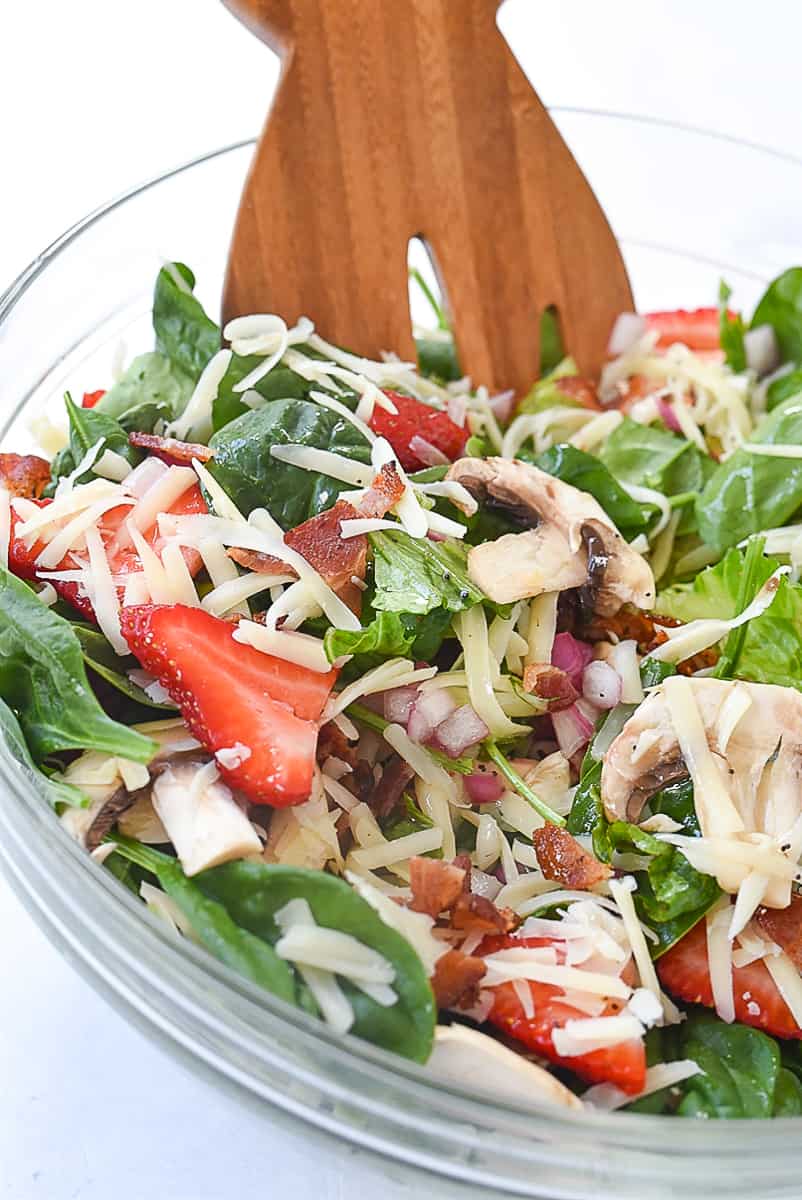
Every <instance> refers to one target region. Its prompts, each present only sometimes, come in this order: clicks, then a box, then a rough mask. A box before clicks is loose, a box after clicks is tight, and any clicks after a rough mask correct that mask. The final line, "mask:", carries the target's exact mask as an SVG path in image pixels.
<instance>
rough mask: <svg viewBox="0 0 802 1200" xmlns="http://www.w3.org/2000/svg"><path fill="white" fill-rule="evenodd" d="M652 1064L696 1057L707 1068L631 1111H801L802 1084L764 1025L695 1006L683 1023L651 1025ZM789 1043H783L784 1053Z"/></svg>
mask: <svg viewBox="0 0 802 1200" xmlns="http://www.w3.org/2000/svg"><path fill="white" fill-rule="evenodd" d="M647 1047H648V1053H649V1061H650V1064H651V1063H653V1062H674V1061H676V1060H677V1059H690V1060H691V1061H692V1062H695V1063H697V1064H698V1066H699V1067H700V1068H701V1069H702V1072H703V1074H701V1075H694V1076H692V1077H691V1078H690V1079H686V1080H684V1081H683V1082H682V1083H679V1084H676V1085H674V1086H673V1087H671V1088H667V1089H665V1090H664V1091H662V1092H656V1093H655V1094H654V1095H652V1096H647V1097H646V1098H645V1099H643V1100H636V1101H635V1102H634V1103H632V1104H630V1105H628V1106H627V1112H641V1113H653V1114H657V1113H664V1114H665V1115H667V1116H679V1117H698V1118H703V1119H708V1120H710V1119H713V1120H718V1119H734V1118H739V1117H753V1118H762V1119H767V1118H769V1117H778V1116H796V1115H798V1113H799V1111H800V1101H801V1100H802V1085H800V1083H799V1080H798V1079H797V1078H796V1077H795V1075H794V1073H793V1071H792V1070H789V1069H788V1068H787V1067H784V1066H783V1065H782V1058H781V1053H780V1047H779V1046H778V1043H777V1042H776V1041H775V1039H774V1038H772V1037H769V1035H768V1034H765V1033H763V1032H762V1031H761V1030H759V1029H752V1028H751V1027H750V1026H748V1025H741V1024H738V1023H737V1022H734V1023H733V1024H731V1025H729V1024H727V1023H726V1022H724V1021H720V1020H719V1019H718V1017H716V1016H715V1015H714V1014H713V1013H710V1012H707V1011H706V1010H705V1009H701V1008H696V1009H694V1008H692V1009H690V1010H689V1012H688V1014H687V1019H686V1020H685V1021H683V1022H682V1024H681V1025H673V1026H668V1027H666V1028H665V1029H654V1030H650V1031H649V1034H648V1035H647ZM784 1051H785V1046H783V1057H784Z"/></svg>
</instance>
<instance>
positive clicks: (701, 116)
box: [0, 0, 802, 1200]
mask: <svg viewBox="0 0 802 1200" xmlns="http://www.w3.org/2000/svg"><path fill="white" fill-rule="evenodd" d="M322 2H324V3H325V0H322ZM398 2H399V3H400V2H401V0H398ZM452 2H453V3H457V2H458V0H452ZM0 16H2V19H3V23H2V34H0V114H2V115H0V290H2V288H3V287H4V286H5V285H6V284H7V283H8V282H10V280H11V279H12V277H13V276H14V275H15V274H16V273H17V272H18V271H19V270H21V269H22V268H23V267H24V266H25V265H26V264H27V262H28V261H29V260H30V259H31V258H32V257H33V256H34V255H35V254H36V253H37V252H38V251H39V250H40V249H41V248H42V247H43V246H44V245H45V244H46V243H48V242H49V241H51V240H52V239H53V238H54V237H56V236H57V235H58V234H59V233H61V232H62V230H63V229H65V228H66V227H67V226H68V225H70V224H71V223H72V222H73V221H75V220H77V219H78V218H79V217H81V216H82V215H83V214H84V213H86V212H87V211H88V210H90V209H92V208H94V207H96V206H97V205H98V204H100V203H101V202H102V201H104V200H106V199H107V198H109V197H110V196H112V195H114V194H115V193H117V192H120V191H122V190H124V189H126V188H128V187H129V186H130V185H132V184H134V183H136V182H138V181H140V180H142V179H144V178H147V177H148V176H151V175H154V174H157V173H159V172H160V171H163V170H164V169H166V168H168V167H171V166H173V165H175V164H176V163H178V162H181V161H183V160H185V159H188V158H191V157H193V156H194V155H196V154H198V153H200V152H202V151H205V150H208V149H211V148H212V147H215V146H218V145H221V144H223V143H225V142H229V141H235V140H237V139H239V138H241V137H244V136H247V135H249V134H252V133H255V132H257V131H258V129H259V127H260V125H261V121H262V119H263V116H264V113H265V111H266V108H267V103H268V100H269V97H270V94H271V91H272V88H273V86H274V84H275V80H276V76H277V67H276V62H275V60H274V58H273V56H272V55H271V54H270V52H269V51H268V50H267V49H266V47H264V46H263V45H261V44H260V43H259V42H257V41H256V40H255V39H254V38H253V37H252V36H251V35H249V34H248V33H247V32H246V31H245V30H244V29H242V28H241V27H240V26H239V25H238V24H237V23H236V22H235V21H234V20H233V18H231V17H230V16H229V15H228V14H227V13H226V12H225V10H224V9H223V7H222V6H221V5H220V4H219V3H217V2H216V0H136V2H133V0H131V2H129V3H126V4H124V3H122V2H121V0H117V3H110V2H109V0H69V2H65V0H38V2H37V3H21V2H19V0H18V2H17V3H12V2H11V0H2V2H1V3H0ZM501 25H502V28H503V29H504V31H505V33H506V34H507V36H508V37H509V39H510V41H511V43H512V45H513V47H514V49H515V50H516V52H517V53H518V54H519V56H520V57H521V60H522V62H523V65H524V67H525V68H526V69H527V71H528V72H529V73H530V76H531V77H532V79H533V80H534V82H535V84H536V87H537V88H538V91H539V93H540V95H541V98H542V99H543V100H544V101H545V102H546V103H547V104H561V105H573V106H579V107H592V108H602V109H609V110H613V111H618V112H638V113H643V114H648V115H650V116H656V117H661V118H665V119H670V120H674V121H679V122H682V123H686V124H691V125H697V126H704V127H706V128H709V129H713V130H715V131H717V132H721V133H726V134H731V135H736V136H740V137H742V138H745V139H747V140H751V141H755V142H761V143H763V144H765V145H768V146H771V147H774V148H776V149H779V150H785V151H791V152H793V153H796V154H799V155H800V156H802V125H800V118H799V112H800V105H799V97H798V86H797V80H798V64H799V45H800V40H801V39H800V35H802V9H800V6H799V5H797V4H796V3H795V2H794V0H763V3H762V4H760V5H755V4H754V3H753V2H751V0H749V2H746V0H706V3H705V4H700V3H699V0H615V2H612V0H610V2H608V3H600V2H599V0H584V2H583V0H551V3H548V2H547V0H509V2H508V4H507V5H506V7H505V9H504V11H503V13H502V17H501ZM800 200H801V201H802V197H801V198H800ZM732 202H737V198H733V197H727V198H724V197H722V203H732ZM12 390H13V381H9V380H0V400H2V397H3V395H4V393H8V394H10V392H11V391H12ZM0 953H1V954H2V959H1V961H2V967H0V1197H2V1198H3V1200H34V1198H38V1197H42V1198H46V1200H72V1198H76V1200H77V1198H79V1197H80V1198H82V1200H110V1198H111V1200H140V1198H142V1197H149V1196H154V1197H155V1196H157V1197H159V1200H219V1198H222V1197H224V1196H225V1197H228V1196H232V1197H233V1196H237V1195H240V1194H243V1193H244V1192H245V1191H246V1190H247V1191H248V1192H254V1193H256V1194H258V1195H263V1196H266V1197H273V1196H276V1197H279V1196H284V1195H285V1194H289V1195H291V1196H292V1197H294V1198H297V1197H300V1198H301V1200H305V1198H306V1197H312V1196H314V1197H315V1200H335V1198H337V1200H339V1198H340V1197H345V1196H350V1195H354V1194H357V1195H358V1194H359V1193H360V1192H361V1193H362V1195H365V1196H366V1197H367V1198H368V1200H372V1198H373V1197H374V1196H375V1195H378V1194H380V1191H379V1190H380V1189H381V1194H382V1196H383V1197H385V1198H386V1200H396V1198H399V1200H400V1198H401V1197H405V1196H407V1195H411V1192H409V1191H408V1190H407V1188H406V1187H404V1186H403V1185H402V1184H400V1183H398V1182H394V1181H393V1180H392V1179H384V1180H382V1181H381V1183H379V1182H377V1181H378V1179H379V1176H378V1175H377V1174H376V1173H375V1168H373V1167H371V1166H370V1165H368V1164H361V1163H360V1162H357V1161H355V1158H354V1156H353V1154H352V1153H351V1152H350V1151H349V1150H348V1149H347V1148H345V1147H343V1148H341V1149H340V1150H339V1151H336V1152H335V1151H333V1150H330V1151H328V1152H327V1153H325V1154H320V1153H310V1152H309V1147H308V1144H307V1139H306V1137H305V1134H304V1131H303V1129H300V1128H299V1129H298V1130H297V1132H296V1133H294V1134H288V1133H287V1132H286V1131H279V1130H278V1129H274V1128H272V1127H271V1126H269V1125H266V1124H265V1123H264V1122H261V1121H259V1120H257V1119H256V1118H255V1117H253V1116H252V1115H250V1114H248V1113H245V1112H243V1111H241V1110H240V1109H239V1108H237V1107H235V1106H233V1104H231V1103H230V1102H229V1101H227V1100H223V1099H221V1098H220V1097H218V1096H217V1095H216V1094H215V1093H214V1092H213V1091H212V1090H211V1089H210V1088H209V1087H208V1086H206V1085H201V1084H200V1083H198V1082H197V1081H195V1080H194V1079H191V1078H189V1077H188V1076H187V1075H185V1074H184V1073H183V1072H182V1071H181V1070H179V1069H178V1068H177V1067H175V1066H174V1065H173V1064H172V1063H171V1062H169V1061H168V1060H167V1059H166V1058H165V1057H164V1056H163V1055H161V1054H160V1053H159V1052H157V1051H156V1050H155V1049H153V1048H152V1047H151V1046H150V1045H149V1044H148V1043H147V1041H146V1040H145V1039H144V1038H143V1037H142V1036H141V1035H139V1034H138V1033H135V1032H134V1031H133V1030H131V1029H130V1028H128V1027H127V1026H126V1025H125V1024H124V1023H123V1022H122V1021H121V1020H120V1019H119V1018H118V1017H117V1016H116V1015H115V1014H114V1013H112V1012H111V1011H110V1010H109V1009H107V1008H106V1007H105V1005H104V1004H103V1003H102V1002H101V1001H100V1000H99V999H98V998H97V997H96V996H95V995H94V994H93V993H92V992H91V991H90V990H89V989H88V988H87V986H86V985H85V984H84V983H83V982H82V981H80V980H79V979H78V978H77V977H76V976H75V975H74V974H73V973H72V971H71V969H70V968H69V967H68V966H67V965H66V964H65V963H64V962H63V961H62V960H61V959H60V958H59V957H58V956H57V955H56V954H55V952H54V951H53V950H52V949H51V948H50V947H49V946H48V945H47V943H46V942H45V941H44V939H43V938H42V936H41V935H40V933H39V932H38V930H37V929H36V928H35V927H34V926H33V924H32V923H31V922H30V920H29V918H28V917H27V915H25V914H24V913H23V912H22V910H21V909H20V907H19V905H18V904H17V902H16V900H15V899H14V897H13V896H12V895H11V894H10V892H9V891H8V890H7V888H6V885H5V884H4V883H2V881H0ZM392 1174H393V1175H395V1172H392ZM429 1194H430V1195H432V1196H436V1195H437V1194H438V1187H437V1184H436V1183H435V1182H434V1181H433V1183H432V1188H431V1190H430V1192H429Z"/></svg>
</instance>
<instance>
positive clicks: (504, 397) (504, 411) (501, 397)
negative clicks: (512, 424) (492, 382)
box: [489, 389, 515, 425]
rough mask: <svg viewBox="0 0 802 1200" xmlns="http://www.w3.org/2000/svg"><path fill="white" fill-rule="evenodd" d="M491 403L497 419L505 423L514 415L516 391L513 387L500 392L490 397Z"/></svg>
mask: <svg viewBox="0 0 802 1200" xmlns="http://www.w3.org/2000/svg"><path fill="white" fill-rule="evenodd" d="M489 404H490V408H491V409H492V411H493V416H494V417H495V418H496V420H497V421H500V422H501V424H502V425H505V424H506V423H507V421H509V419H510V417H511V416H512V410H513V409H514V408H515V392H514V391H513V390H512V389H510V390H509V391H506V392H499V393H498V395H497V396H491V397H490V400H489Z"/></svg>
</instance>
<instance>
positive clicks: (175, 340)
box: [153, 262, 220, 383]
mask: <svg viewBox="0 0 802 1200" xmlns="http://www.w3.org/2000/svg"><path fill="white" fill-rule="evenodd" d="M194 287H195V276H194V275H193V273H192V271H190V269H189V267H188V266H186V265H185V264H184V263H180V262H174V263H170V264H168V265H167V266H165V267H162V269H161V270H160V271H159V274H158V275H157V277H156V287H155V289H154V292H153V329H154V331H155V333H156V349H157V350H160V351H161V352H162V354H165V355H166V356H167V358H169V360H170V362H171V363H172V364H173V366H175V367H177V368H178V369H179V370H180V371H183V372H184V374H185V375H188V376H189V378H190V379H191V380H192V382H193V383H196V382H197V381H198V379H199V378H200V374H201V372H202V371H203V369H204V367H205V366H206V365H207V363H208V362H209V360H210V359H211V358H212V357H213V356H214V355H215V354H216V353H217V351H218V350H219V349H220V329H219V327H218V326H217V325H216V324H215V322H214V321H213V320H212V319H211V317H208V316H207V315H206V313H205V312H204V311H203V307H202V305H201V304H200V302H199V301H198V300H197V299H196V297H195V296H194V295H193V294H192V293H193V289H194Z"/></svg>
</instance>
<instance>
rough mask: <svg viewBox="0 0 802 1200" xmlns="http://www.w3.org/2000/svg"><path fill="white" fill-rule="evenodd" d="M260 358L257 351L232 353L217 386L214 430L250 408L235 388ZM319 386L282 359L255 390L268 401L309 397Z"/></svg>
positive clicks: (213, 407) (213, 410)
mask: <svg viewBox="0 0 802 1200" xmlns="http://www.w3.org/2000/svg"><path fill="white" fill-rule="evenodd" d="M261 361H262V360H261V359H260V358H257V357H256V356H255V355H249V356H248V357H246V358H242V357H239V356H238V355H234V356H233V357H232V359H231V362H230V363H229V366H228V370H227V371H226V373H225V375H224V376H223V378H222V380H221V381H220V387H219V388H218V389H217V396H216V397H215V400H214V404H213V405H212V427H213V429H214V431H215V433H216V432H217V430H218V429H222V428H223V426H224V425H228V423H229V422H230V421H233V420H235V419H236V418H237V417H241V416H242V415H243V413H247V412H249V411H250V409H249V408H248V405H247V404H243V403H242V397H241V395H240V393H239V392H235V391H234V387H235V385H236V384H238V383H239V382H240V381H241V380H243V379H244V378H245V376H246V375H247V374H248V373H249V372H250V371H253V370H254V369H255V368H256V367H258V366H259V363H260V362H261ZM316 389H317V390H318V391H319V390H321V389H320V385H319V384H315V383H311V382H309V380H307V379H304V378H303V377H302V376H301V375H297V374H296V373H295V371H293V370H291V369H290V368H289V367H285V366H282V364H281V363H279V364H278V365H277V366H275V367H273V370H272V371H270V372H268V374H267V375H265V377H264V378H263V379H260V380H259V382H258V383H257V384H256V387H255V388H253V389H252V390H253V391H256V392H258V393H259V395H260V396H264V398H265V400H268V401H269V400H307V399H308V398H309V394H310V392H313V391H315V390H316Z"/></svg>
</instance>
